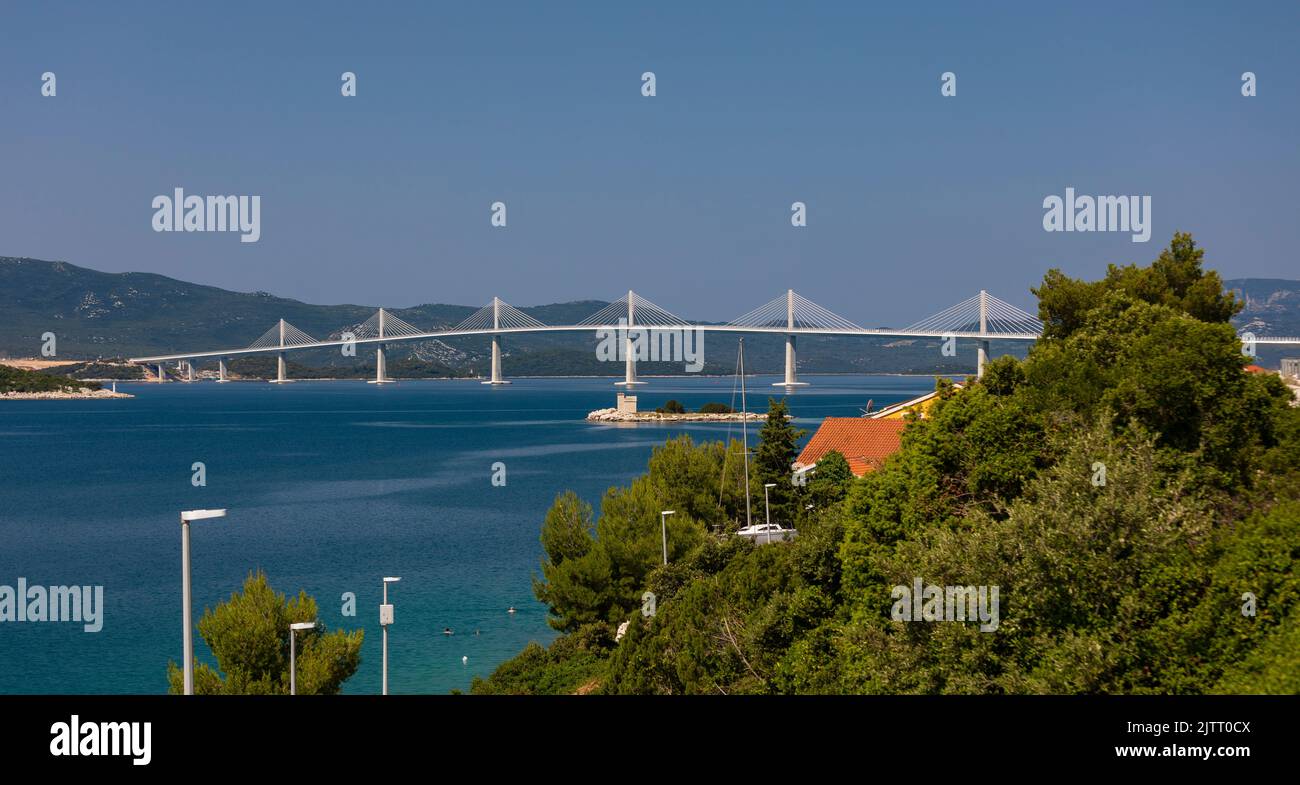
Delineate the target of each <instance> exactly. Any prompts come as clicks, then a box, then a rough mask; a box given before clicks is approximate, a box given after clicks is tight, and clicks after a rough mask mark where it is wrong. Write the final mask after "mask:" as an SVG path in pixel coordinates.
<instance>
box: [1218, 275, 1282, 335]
mask: <svg viewBox="0 0 1300 785" xmlns="http://www.w3.org/2000/svg"><path fill="white" fill-rule="evenodd" d="M1223 285H1224V288H1226V289H1231V290H1232V291H1234V292H1236V293H1237V296H1238V297H1239V298H1240V299H1241V300H1243V301H1244V302H1245V307H1244V308H1242V310H1241V313H1240V314H1238V315H1237V318H1235V319H1233V320H1232V321H1233V324H1235V325H1236V326H1237V329H1238V330H1248V331H1250V332H1253V333H1255V334H1256V335H1271V336H1277V337H1283V336H1289V337H1297V336H1300V281H1289V280H1286V279H1285V278H1233V279H1231V280H1228V281H1224V282H1223Z"/></svg>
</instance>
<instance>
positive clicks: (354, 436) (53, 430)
mask: <svg viewBox="0 0 1300 785" xmlns="http://www.w3.org/2000/svg"><path fill="white" fill-rule="evenodd" d="M612 381H613V380H612V379H517V380H515V382H514V384H512V385H510V386H507V387H500V388H493V387H490V386H486V385H482V384H479V383H478V382H474V381H424V382H403V383H401V384H397V385H392V386H387V387H382V388H379V387H376V386H375V385H370V384H364V383H361V382H298V383H294V384H288V385H273V384H265V383H253V382H248V383H232V384H224V385H218V384H215V383H212V382H199V383H195V384H188V385H187V384H179V383H172V384H165V385H155V384H131V385H128V384H119V385H118V389H119V390H121V391H123V392H130V393H132V394H134V395H135V396H136V397H135V398H134V399H130V400H97V401H8V402H0V585H9V586H13V585H15V584H16V581H17V579H18V578H19V577H24V578H26V579H27V580H28V582H29V584H42V585H62V584H78V585H81V584H90V585H95V584H100V585H103V586H104V592H105V597H104V604H105V609H104V626H103V630H102V631H101V632H98V633H86V632H83V631H82V629H81V625H77V624H71V623H69V624H51V623H0V693H159V692H165V691H166V688H167V684H166V666H167V662H168V660H175V661H177V662H180V660H181V601H180V587H181V565H180V525H179V521H178V519H179V512H180V511H181V510H185V509H192V508H202V507H226V508H229V510H230V514H229V517H227V518H225V519H221V520H217V521H210V522H199V523H195V524H194V526H193V537H192V547H193V574H194V607H195V620H196V622H197V620H198V618H199V617H200V616H201V614H202V612H203V609H204V608H205V607H208V606H212V605H214V604H216V603H217V602H220V601H222V600H224V599H226V598H227V597H228V596H229V595H230V594H231V592H233V591H235V590H237V589H238V588H239V587H240V584H241V582H242V581H243V579H244V577H245V575H247V574H248V572H249V571H250V570H254V569H258V568H260V569H262V570H264V571H265V572H266V573H267V575H268V577H269V579H270V582H271V585H272V586H273V587H275V588H276V590H277V591H280V592H284V593H288V594H296V593H297V592H298V590H300V589H303V590H306V591H307V592H308V593H309V594H311V595H313V596H314V597H315V598H316V599H317V601H318V603H319V606H320V619H321V621H322V622H323V623H324V624H325V625H326V626H328V627H330V628H339V627H343V628H349V629H352V628H364V629H365V631H366V640H365V648H364V650H363V652H362V663H361V668H360V670H359V671H358V672H357V674H356V676H354V677H353V678H352V679H351V680H350V681H349V682H347V684H346V686H345V692H350V693H368V692H378V691H379V683H380V628H379V624H378V609H377V606H378V605H379V602H380V594H381V583H380V578H381V577H382V576H385V575H398V576H401V578H402V581H401V583H398V584H396V585H395V586H394V587H393V588H392V589H391V591H390V595H389V598H390V601H391V602H392V603H393V604H394V605H395V606H396V623H395V624H394V626H393V627H392V628H390V631H389V657H390V660H389V665H390V672H389V687H390V691H392V692H395V693H447V692H449V691H450V690H453V689H465V688H467V687H468V686H469V682H470V679H471V677H473V676H475V675H479V676H486V675H487V674H488V673H490V672H491V671H492V669H493V668H494V667H495V666H496V665H498V664H499V663H500V662H502V661H503V660H505V659H507V658H509V657H510V656H512V655H514V654H515V653H517V652H518V651H519V650H520V649H521V648H523V647H524V645H526V644H527V643H528V642H529V641H539V642H542V643H545V642H548V641H549V640H551V639H552V638H553V636H554V633H553V632H552V631H551V630H550V629H549V628H548V627H547V625H546V620H545V617H546V614H545V608H544V607H543V606H542V605H540V604H539V603H538V602H537V601H536V600H535V599H534V598H533V595H532V589H531V577H532V575H533V574H534V573H535V572H537V568H538V564H539V561H540V559H541V546H540V544H539V542H538V532H539V529H540V526H541V522H542V519H543V517H544V515H545V513H546V510H547V508H548V507H549V505H550V503H551V501H552V500H553V499H554V498H555V496H556V494H558V493H560V492H562V491H564V490H566V489H573V490H575V491H577V492H578V493H579V494H581V495H582V496H583V497H584V498H585V499H587V500H588V501H589V502H591V503H592V504H593V506H597V507H598V505H599V502H600V497H601V495H602V494H603V493H604V491H605V490H606V489H607V488H608V487H609V486H612V485H619V484H623V483H625V482H627V481H628V480H629V479H630V478H632V477H634V476H636V475H637V474H640V473H641V472H642V471H643V470H644V468H645V464H646V460H647V458H648V457H649V455H650V450H651V448H652V447H654V446H655V445H657V444H660V443H662V442H663V441H664V439H665V438H667V437H670V436H672V435H675V434H677V433H681V432H688V433H690V434H691V435H692V436H693V437H694V438H695V439H697V440H706V439H718V438H723V437H724V436H725V435H726V432H727V425H725V424H699V425H681V426H673V427H670V426H654V425H643V424H637V425H593V424H589V423H587V422H585V421H584V420H583V418H584V417H585V416H586V414H587V412H588V411H591V410H592V409H598V408H604V407H608V406H613V404H614V394H615V388H614V387H613V385H612ZM773 381H776V379H775V377H771V378H762V377H759V378H755V379H752V380H750V382H749V386H750V389H751V391H753V392H754V393H755V394H753V395H752V396H751V398H750V402H751V409H755V410H762V409H763V408H764V407H765V396H766V395H768V394H770V393H771V391H772V390H773V389H774V388H772V387H771V386H770V384H771V382H773ZM805 381H809V382H812V386H810V387H805V388H801V389H799V390H798V391H797V392H796V393H795V394H794V395H793V396H791V398H790V401H791V407H792V411H793V413H794V415H795V416H796V418H797V421H798V422H799V424H800V425H801V426H802V427H805V428H809V429H810V430H811V429H813V428H815V427H816V424H817V423H818V422H819V421H820V419H821V418H822V417H825V416H827V415H841V416H844V415H857V414H859V412H860V408H861V407H862V406H865V405H866V403H867V400H868V399H874V400H875V403H876V405H877V406H880V405H882V404H886V403H890V402H895V401H900V400H905V399H906V398H908V397H911V396H913V395H916V394H920V393H922V392H926V391H928V390H930V389H933V380H932V379H930V378H924V377H897V376H874V377H841V376H831V377H808V378H807V379H805ZM732 387H733V381H732V380H731V379H727V378H713V379H703V378H683V379H651V380H650V384H648V385H646V386H645V387H642V388H639V389H638V390H637V393H638V394H639V395H640V399H641V408H643V409H644V408H653V407H654V406H657V405H660V404H662V403H663V402H664V401H666V400H667V399H669V398H676V399H678V400H680V401H682V402H683V403H685V404H686V405H687V406H688V407H690V408H695V407H697V406H699V405H700V404H703V403H706V402H709V401H721V402H730V400H731V392H732ZM778 394H783V393H778ZM732 427H733V429H734V433H736V434H737V435H738V433H739V431H738V426H734V425H733V426H732ZM751 427H753V426H751ZM196 461H201V462H203V463H204V464H205V465H206V472H207V485H206V487H194V486H193V485H192V484H191V475H192V472H191V466H192V464H194V463H195V462H196ZM497 461H500V462H503V463H504V464H505V465H506V480H507V482H506V485H505V486H504V487H494V486H493V485H492V484H491V473H492V464H493V463H495V462H497ZM345 592H354V593H355V595H356V598H357V609H356V615H355V616H354V617H347V616H343V615H342V613H341V611H342V602H341V598H342V595H343V594H344V593H345ZM510 606H514V607H515V608H516V609H518V612H517V613H515V614H513V615H512V614H508V613H507V612H506V609H507V608H509V607H510ZM445 627H450V628H452V629H453V630H454V633H455V634H454V635H451V636H445V635H443V634H442V630H443V628H445ZM476 633H477V634H476ZM195 641H196V652H197V653H198V656H199V657H200V659H203V660H205V661H208V662H212V663H213V664H215V662H214V661H213V658H212V656H211V653H210V652H209V651H208V650H207V649H206V647H204V646H203V644H202V640H201V639H200V638H199V637H198V636H197V635H196V636H195ZM463 656H464V657H468V658H469V660H468V664H462V661H461V658H462V657H463Z"/></svg>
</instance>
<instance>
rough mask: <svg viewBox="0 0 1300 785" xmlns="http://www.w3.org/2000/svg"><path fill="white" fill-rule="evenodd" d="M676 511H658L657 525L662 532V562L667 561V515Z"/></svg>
mask: <svg viewBox="0 0 1300 785" xmlns="http://www.w3.org/2000/svg"><path fill="white" fill-rule="evenodd" d="M675 512H677V511H676V510H662V511H660V513H659V525H660V526H661V527H662V528H663V532H664V564H667V563H668V516H669V515H672V514H673V513H675Z"/></svg>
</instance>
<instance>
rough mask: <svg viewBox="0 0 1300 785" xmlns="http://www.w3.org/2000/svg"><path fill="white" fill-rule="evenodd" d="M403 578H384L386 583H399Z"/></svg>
mask: <svg viewBox="0 0 1300 785" xmlns="http://www.w3.org/2000/svg"><path fill="white" fill-rule="evenodd" d="M400 580H401V578H384V583H397V582H398V581H400Z"/></svg>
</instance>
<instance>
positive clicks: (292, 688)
mask: <svg viewBox="0 0 1300 785" xmlns="http://www.w3.org/2000/svg"><path fill="white" fill-rule="evenodd" d="M314 629H316V622H314V621H300V622H297V623H295V624H290V625H289V694H290V695H297V694H298V678H297V673H298V663H297V659H298V658H297V656H296V652H295V651H294V645H293V637H294V636H293V634H294V633H295V632H297V631H298V630H314Z"/></svg>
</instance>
